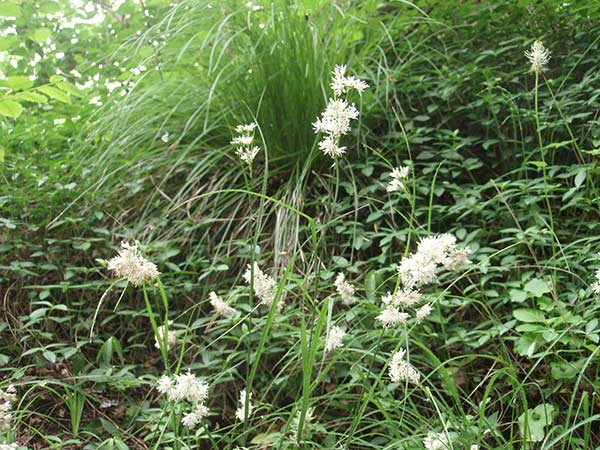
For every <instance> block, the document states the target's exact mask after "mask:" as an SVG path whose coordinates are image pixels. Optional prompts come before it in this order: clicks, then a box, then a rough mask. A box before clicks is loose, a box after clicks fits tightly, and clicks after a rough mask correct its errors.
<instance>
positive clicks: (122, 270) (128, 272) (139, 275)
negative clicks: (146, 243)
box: [108, 242, 160, 287]
mask: <svg viewBox="0 0 600 450" xmlns="http://www.w3.org/2000/svg"><path fill="white" fill-rule="evenodd" d="M108 270H110V271H111V272H113V273H114V274H115V276H116V277H117V278H127V280H128V281H129V282H130V283H131V284H133V285H134V286H136V287H137V286H141V285H142V284H143V283H144V282H145V281H150V280H153V279H155V278H156V277H157V276H159V275H160V272H159V271H158V268H157V267H156V265H155V264H154V263H152V262H150V261H148V260H147V259H146V258H144V257H143V256H142V254H141V253H140V251H139V249H138V248H137V247H136V246H135V245H131V244H129V243H127V242H121V250H120V251H119V254H118V255H117V256H115V257H113V258H111V259H109V260H108Z"/></svg>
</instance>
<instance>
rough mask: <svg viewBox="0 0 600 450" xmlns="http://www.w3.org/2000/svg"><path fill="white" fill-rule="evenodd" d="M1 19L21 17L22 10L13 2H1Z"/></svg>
mask: <svg viewBox="0 0 600 450" xmlns="http://www.w3.org/2000/svg"><path fill="white" fill-rule="evenodd" d="M0 17H21V8H20V7H19V5H17V4H16V3H13V2H1V3H0Z"/></svg>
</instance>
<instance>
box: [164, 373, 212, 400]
mask: <svg viewBox="0 0 600 450" xmlns="http://www.w3.org/2000/svg"><path fill="white" fill-rule="evenodd" d="M170 394H171V395H170V400H174V401H177V400H185V401H188V402H190V403H203V402H204V401H206V399H207V398H208V383H206V381H204V380H199V379H198V378H196V375H194V374H192V373H191V372H187V373H182V374H179V375H177V376H176V377H175V386H174V387H173V388H172V389H171V390H170Z"/></svg>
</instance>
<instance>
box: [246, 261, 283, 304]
mask: <svg viewBox="0 0 600 450" xmlns="http://www.w3.org/2000/svg"><path fill="white" fill-rule="evenodd" d="M244 280H245V281H246V283H248V284H250V282H251V281H254V283H253V286H254V292H255V294H256V296H257V297H258V299H259V300H260V303H261V304H262V305H265V306H269V307H270V306H271V305H272V304H273V302H274V301H275V295H276V294H277V282H276V281H275V280H274V279H273V278H272V277H270V276H269V275H267V274H265V273H264V272H263V271H262V270H261V269H260V267H259V266H258V264H256V263H254V279H253V278H252V269H251V268H250V264H248V268H247V269H246V272H245V273H244ZM281 308H283V301H282V299H279V302H278V303H277V311H281Z"/></svg>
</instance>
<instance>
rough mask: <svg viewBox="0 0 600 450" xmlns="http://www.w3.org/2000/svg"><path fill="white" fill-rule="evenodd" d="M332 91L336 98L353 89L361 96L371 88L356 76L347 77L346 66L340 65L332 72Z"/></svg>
mask: <svg viewBox="0 0 600 450" xmlns="http://www.w3.org/2000/svg"><path fill="white" fill-rule="evenodd" d="M332 75H333V76H332V79H331V84H330V85H329V86H330V87H331V90H332V91H333V93H334V94H335V96H336V97H339V96H340V95H343V94H345V93H346V92H348V91H349V90H351V89H355V90H356V91H357V92H358V93H359V94H362V93H363V92H364V90H365V89H367V88H368V87H369V85H368V84H367V83H366V82H364V81H362V80H359V79H358V78H356V77H354V76H346V65H345V64H343V65H339V66H335V67H334V68H333V72H332Z"/></svg>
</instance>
